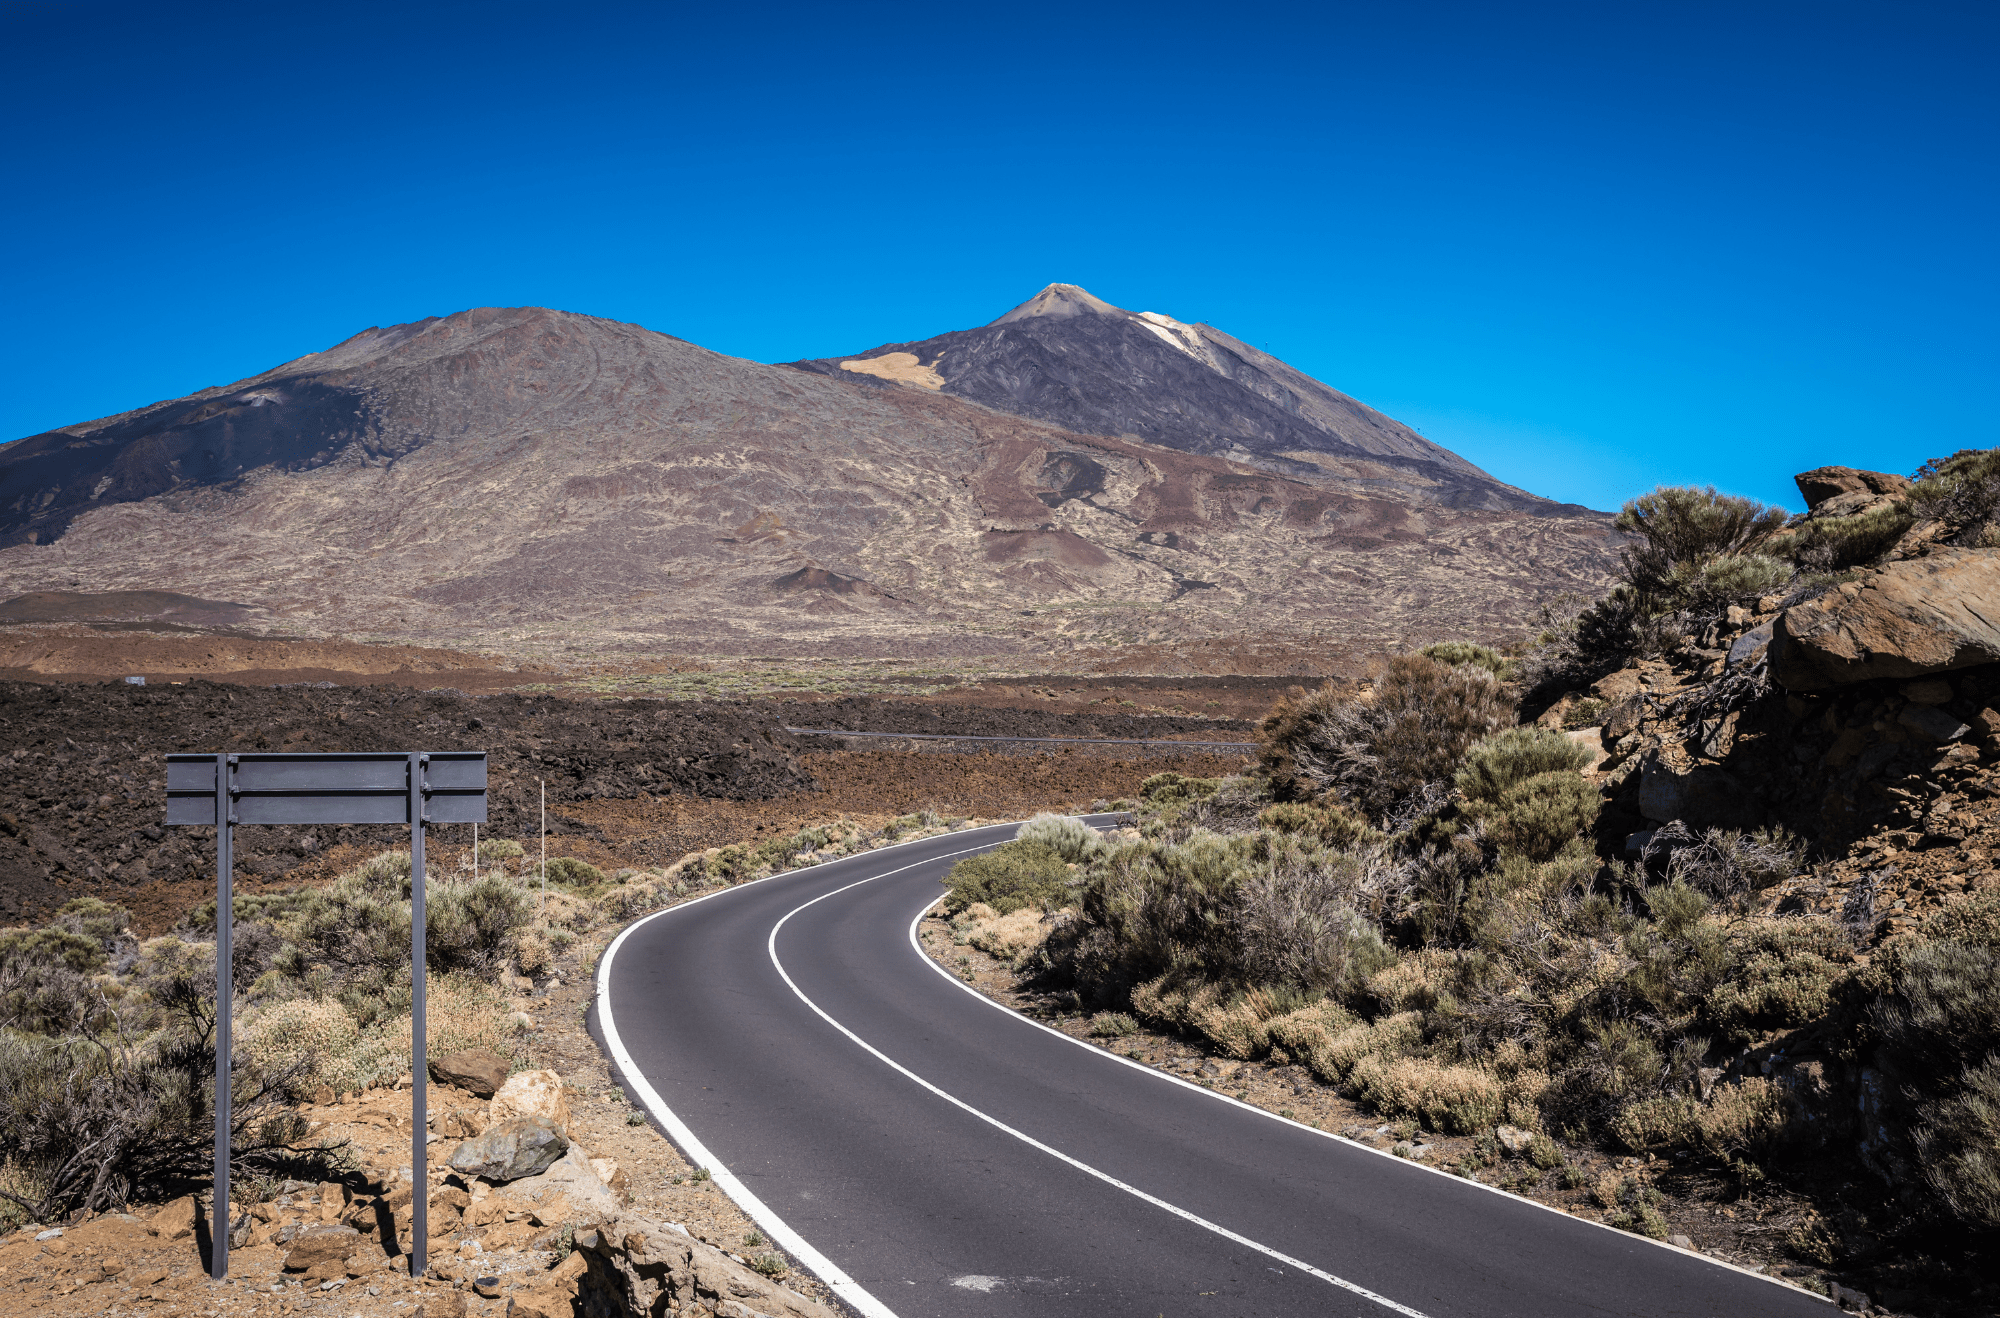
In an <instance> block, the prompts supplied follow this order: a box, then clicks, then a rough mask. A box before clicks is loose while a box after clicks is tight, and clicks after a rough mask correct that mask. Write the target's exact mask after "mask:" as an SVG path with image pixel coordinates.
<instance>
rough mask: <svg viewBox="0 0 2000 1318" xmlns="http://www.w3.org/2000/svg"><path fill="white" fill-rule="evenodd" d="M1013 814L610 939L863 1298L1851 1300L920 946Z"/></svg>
mask: <svg viewBox="0 0 2000 1318" xmlns="http://www.w3.org/2000/svg"><path fill="white" fill-rule="evenodd" d="M1091 822H1094V823H1108V822H1109V817H1101V818H1093V819H1092V820H1091ZM1012 833H1013V826H1012V825H1006V826H1000V827H994V828H987V829H979V830H975V831H971V832H964V833H954V834H950V835H948V836H945V837H938V838H928V839H925V840H923V841H920V842H914V843H908V844H904V845H901V846H896V847H889V848H884V849H883V850H880V851H875V852H870V853H867V854H865V855H860V856H853V857H849V858H847V859H845V860H840V861H834V862H830V863H828V864H824V865H819V866H816V867H814V868H811V869H807V870H802V871H797V872H794V873H790V874H785V875H781V876H778V877H776V878H772V879H767V880H764V881H762V882H758V883H752V884H745V885H743V886H741V887H737V888H731V889H726V890H724V891H721V892H718V893H716V894H713V895H712V896H710V897H707V898H703V899H701V900H699V901H695V902H690V903H687V904H685V905H682V906H678V907H675V908H672V909H670V910H667V911H662V912H660V913H659V914H657V915H654V916H651V917H649V918H647V919H645V920H642V921H640V922H638V923H637V924H635V925H633V926H632V927H631V928H630V929H628V930H627V931H626V932H625V933H624V934H622V935H621V936H620V937H619V938H618V940H617V941H616V942H614V943H613V944H612V946H611V948H610V949H609V950H607V952H606V953H605V955H604V957H603V959H602V961H601V962H600V963H599V968H598V993H597V1006H596V1017H595V1021H594V1025H595V1027H596V1028H597V1030H598V1031H599V1034H600V1037H601V1038H602V1040H603V1042H604V1044H605V1046H606V1048H607V1049H608V1050H609V1051H610V1053H611V1055H612V1058H613V1061H614V1063H615V1064H616V1065H617V1066H618V1067H619V1068H620V1070H621V1071H622V1072H623V1076H624V1079H625V1082H626V1084H627V1085H628V1087H629V1088H630V1089H631V1091H632V1092H633V1094H634V1096H635V1097H636V1098H637V1099H638V1101H640V1102H641V1103H643V1104H644V1105H645V1106H647V1107H648V1108H649V1109H650V1110H651V1112H652V1114H653V1116H654V1118H655V1120H657V1121H658V1122H659V1123H660V1124H661V1125H662V1126H663V1127H664V1128H665V1129H666V1130H667V1131H668V1133H669V1134H670V1135H671V1136H672V1137H673V1138H674V1140H675V1142H676V1143H678V1144H679V1145H680V1146H681V1147H682V1149H683V1151H684V1152H685V1153H687V1154H688V1156H689V1157H690V1159H691V1160H692V1161H694V1162H695V1163H697V1164H698V1165H703V1166H706V1167H708V1168H709V1169H710V1171H711V1173H712V1174H713V1175H714V1176H715V1179H716V1181H717V1182H718V1183H719V1184H720V1185H721V1186H722V1188H723V1189H724V1190H726V1191H727V1192H728V1193H729V1194H730V1195H731V1196H732V1197H733V1198H735V1199H736V1200H737V1201H738V1202H739V1203H740V1204H742V1205H743V1207H744V1208H745V1209H746V1210H747V1211H748V1212H749V1213H750V1215H751V1216H752V1217H753V1218H754V1219H755V1220H756V1221H757V1223H758V1225H759V1226H760V1227H762V1228H763V1230H764V1231H765V1233H766V1234H767V1235H769V1236H770V1237H771V1238H772V1239H773V1240H774V1241H776V1242H777V1243H778V1244H780V1245H782V1246H783V1247H785V1248H786V1249H787V1250H788V1251H789V1252H790V1253H791V1254H792V1255H793V1256H794V1257H795V1258H797V1259H799V1261H800V1262H802V1263H804V1264H805V1265H806V1266H808V1267H811V1268H812V1269H813V1270H814V1271H815V1272H817V1273H819V1274H820V1275H821V1277H822V1278H823V1279H825V1280H826V1281H827V1282H828V1283H829V1284H830V1285H832V1286H833V1288H834V1290H835V1291H836V1293H838V1294H839V1295H840V1296H841V1297H842V1298H843V1299H844V1300H846V1301H847V1302H848V1303H849V1304H850V1305H852V1306H853V1307H854V1308H855V1309H856V1310H858V1311H860V1312H861V1313H863V1314H866V1315H869V1316H870V1318H887V1316H889V1315H896V1316H899V1318H923V1316H927V1315H961V1314H973V1315H989V1314H990V1315H1015V1314H1019V1315H1030V1314H1032V1315H1037V1318H1047V1316H1049V1315H1059V1314H1089V1315H1126V1314H1130V1315H1135V1316H1140V1318H1156V1316H1158V1318H1166V1316H1178V1315H1183V1314H1202V1315H1249V1314H1256V1315H1260V1316H1264V1318H1281V1316H1288V1315H1299V1316H1300V1318H1304V1316H1305V1315H1315V1316H1321V1315H1349V1314H1352V1315H1356V1318H1383V1316H1385V1315H1389V1314H1404V1315H1420V1316H1422V1318H1459V1316H1461V1315H1462V1316H1464V1318H1474V1316H1477V1318H1504V1316H1508V1315H1520V1316H1521V1318H1565V1316H1567V1315H1579V1316H1581V1315H1611V1314H1620V1315H1624V1314H1630V1315H1649V1316H1651V1315H1657V1316H1658V1318H1668V1316H1670V1315H1671V1316H1678V1315H1702V1316H1704V1318H1710V1316H1714V1318H1721V1316H1723V1315H1728V1316H1730V1318H1749V1316H1750V1315H1767V1314H1768V1315H1813V1316H1814V1318H1818V1316H1819V1315H1823V1314H1825V1313H1827V1312H1828V1311H1829V1306H1827V1305H1826V1304H1825V1302H1824V1301H1821V1300H1818V1299H1816V1298H1815V1297H1813V1296H1810V1295H1807V1294H1806V1293H1804V1292H1802V1291H1799V1290H1796V1289H1794V1288H1791V1287H1789V1286H1784V1285H1781V1284H1778V1283H1774V1282H1771V1281H1768V1280H1765V1279H1763V1278H1761V1277H1756V1276H1753V1275H1751V1274H1749V1273H1745V1272H1740V1271H1736V1270H1734V1269H1730V1268H1726V1267H1723V1266H1720V1265H1718V1264H1715V1263H1713V1262H1710V1261H1705V1260H1703V1259H1701V1258H1699V1257H1696V1256H1694V1255H1691V1254H1688V1253H1685V1252H1683V1251H1681V1250H1677V1249H1672V1248H1669V1247H1667V1246H1664V1245H1658V1244H1655V1243H1653V1242H1650V1241H1646V1240H1642V1239H1640V1238H1639V1237H1636V1236H1632V1235H1629V1234H1626V1233H1623V1232H1618V1231H1612V1230H1609V1229H1607V1228H1604V1227H1601V1226H1595V1225H1592V1224H1590V1223H1586V1222H1582V1221H1579V1220H1577V1219H1575V1218H1571V1217H1568V1216H1565V1215H1563V1214H1561V1213H1558V1212H1554V1211H1551V1210H1549V1209H1545V1208H1541V1207H1539V1206H1536V1205H1534V1204H1531V1203H1528V1202H1527V1201H1525V1200H1521V1199H1517V1198H1515V1197H1513V1196H1510V1195H1506V1194H1502V1193H1500V1192H1498V1191H1495V1190H1491V1189H1487V1188H1484V1187H1481V1186H1478V1185H1476V1184H1473V1183H1471V1182H1467V1181H1463V1180H1460V1179H1458V1178H1457V1177H1453V1176H1448V1175H1444V1174H1441V1173H1437V1172H1433V1171H1430V1170H1428V1169H1425V1168H1422V1167H1419V1166H1415V1165H1413V1164H1411V1163H1408V1162H1404V1161H1402V1160H1400V1159H1396V1158H1392V1157H1389V1156H1387V1155H1386V1154H1382V1153H1378V1152H1376V1151H1374V1150H1372V1149H1367V1148H1364V1147H1362V1146H1360V1145H1358V1144H1354V1143H1351V1142H1349V1141H1345V1140H1341V1139H1337V1138H1335V1137H1332V1136H1329V1135H1326V1134H1323V1133H1321V1132H1319V1131H1315V1130H1311V1129H1308V1128H1306V1127H1303V1126H1299V1125H1296V1124H1294V1123H1291V1122H1288V1121H1284V1120H1282V1119H1280V1118H1277V1117H1274V1116H1271V1115H1269V1114H1266V1113H1263V1112H1260V1111H1257V1110H1256V1109H1253V1108H1249V1107H1247V1106H1244V1105H1242V1104H1238V1103H1235V1102H1234V1101H1232V1100H1229V1099H1226V1098H1223V1097H1220V1096H1218V1095H1215V1094H1212V1093H1210V1092H1208V1091H1206V1090H1203V1089H1200V1088H1198V1087H1196V1086H1193V1085H1189V1084H1187V1083H1185V1082H1183V1081H1179V1080H1176V1079H1174V1078H1172V1077H1168V1076H1165V1075H1162V1074H1160V1073H1158V1072H1156V1071H1153V1070H1151V1069H1150V1068H1146V1067H1142V1066H1139V1065H1137V1064H1135V1063H1128V1062H1126V1061H1124V1060H1123V1059H1120V1058H1117V1057H1114V1056H1112V1055H1111V1054H1109V1053H1106V1052H1104V1051H1102V1050H1100V1049H1096V1048H1092V1047H1088V1046H1084V1045H1080V1044H1078V1043H1077V1042H1076V1041H1074V1040H1071V1039H1068V1038H1066V1037H1064V1036H1063V1035H1061V1034H1058V1033H1056V1032H1055V1031H1052V1030H1048V1029H1046V1028H1044V1027H1042V1026H1040V1025H1037V1024H1035V1023H1034V1022H1031V1021H1029V1020H1027V1019H1026V1018H1024V1017H1021V1016H1018V1015H1016V1014H1014V1013H1012V1012H1010V1011H1007V1010H1005V1009H1003V1008H1001V1007H998V1006H997V1005H995V1004H994V1003H992V1002H990V1001H989V1000H987V999H986V998H983V997H981V996H980V995H978V994H976V993H974V992H972V991H971V990H970V989H968V988H967V987H966V986H965V985H963V984H960V983H959V982H958V981H957V980H954V979H953V978H951V977H950V976H949V975H948V974H945V973H944V972H943V971H942V970H940V969H939V968H938V967H937V966H936V965H935V964H934V963H933V962H931V960H930V959H929V958H928V957H926V956H925V955H924V954H923V953H922V952H921V951H919V950H918V948H917V946H916V943H915V938H914V925H915V921H916V919H917V918H918V916H919V915H920V914H921V913H922V912H923V911H924V910H925V909H927V908H928V907H929V906H930V905H931V904H932V903H933V902H934V901H935V900H936V899H937V897H938V896H939V895H940V892H941V888H940V886H939V879H940V878H941V877H942V875H943V874H944V873H945V871H946V870H947V869H949V868H950V866H951V864H952V861H953V860H954V859H956V857H957V856H958V855H961V854H965V853H966V852H968V851H969V850H983V849H986V848H990V847H993V846H996V845H998V844H999V843H1001V842H1004V841H1006V840H1007V838H1009V837H1010V836H1012Z"/></svg>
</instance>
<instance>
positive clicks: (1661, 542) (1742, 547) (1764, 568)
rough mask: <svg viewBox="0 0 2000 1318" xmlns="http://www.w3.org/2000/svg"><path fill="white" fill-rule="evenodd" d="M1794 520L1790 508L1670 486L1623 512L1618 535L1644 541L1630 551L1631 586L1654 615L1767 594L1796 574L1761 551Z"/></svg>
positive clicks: (1626, 561) (1627, 557) (1626, 558)
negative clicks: (1786, 524)
mask: <svg viewBox="0 0 2000 1318" xmlns="http://www.w3.org/2000/svg"><path fill="white" fill-rule="evenodd" d="M1787 520H1788V518H1787V514H1786V513H1785V511H1784V509H1782V508H1770V507H1766V506H1765V505H1763V504H1761V503H1759V502H1757V501H1756V500H1755V499H1747V498H1743V497H1741V496H1738V495H1729V494H1719V493H1717V492H1716V489H1715V487H1714V486H1712V485H1711V486H1709V487H1707V488H1706V489H1697V488H1695V487H1693V486H1685V485H1682V486H1668V485H1662V486H1660V487H1659V488H1657V489H1655V490H1654V491H1653V492H1652V493H1650V494H1642V495H1640V496H1639V497H1638V498H1636V499H1633V500H1631V501H1630V502H1629V503H1627V504H1626V505H1625V507H1624V510H1623V511H1622V512H1620V513H1619V514H1618V522H1617V525H1618V529H1619V530H1621V531H1625V532H1627V533H1629V534H1632V535H1635V536H1637V537H1639V541H1640V542H1639V543H1638V544H1635V545H1630V546H1628V547H1627V548H1626V549H1625V550H1624V551H1623V556H1624V565H1625V573H1624V575H1625V581H1626V583H1627V584H1628V585H1630V586H1631V587H1632V589H1633V590H1634V591H1635V592H1636V594H1637V599H1638V603H1639V604H1640V605H1641V607H1642V609H1643V610H1644V611H1645V612H1648V613H1662V612H1666V611H1669V610H1673V609H1681V608H1687V607H1690V606H1697V605H1702V604H1707V603H1711V602H1713V601H1717V600H1726V599H1734V598H1741V597H1743V596H1746V595H1755V594H1759V593H1761V592H1763V591H1765V590H1769V589H1770V588H1771V587H1773V586H1775V585H1778V584H1781V583H1783V582H1784V581H1785V580H1787V579H1789V578H1790V576H1791V569H1790V567H1789V566H1787V565H1786V564H1784V563H1782V562H1780V561H1779V560H1777V559H1774V558H1769V557H1767V556H1765V555H1762V554H1759V553H1757V552H1755V551H1756V550H1757V549H1759V548H1760V547H1761V546H1763V545H1764V544H1765V543H1766V542H1768V541H1769V540H1770V539H1771V538H1772V537H1773V536H1775V535H1776V534H1777V533H1778V532H1779V531H1780V530H1782V529H1783V528H1784V526H1785V523H1786V521H1787Z"/></svg>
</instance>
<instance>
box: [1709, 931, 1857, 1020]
mask: <svg viewBox="0 0 2000 1318" xmlns="http://www.w3.org/2000/svg"><path fill="white" fill-rule="evenodd" d="M1737 941H1738V946H1737V948H1736V950H1735V958H1734V960H1735V964H1734V967H1733V969H1732V972H1731V973H1730V975H1729V976H1728V978H1727V979H1725V980H1724V981H1723V982H1722V983H1720V984H1717V985H1716V986H1715V988H1714V989H1713V990H1712V991H1711V992H1710V993H1709V995H1708V997H1707V1012H1708V1016H1709V1019H1710V1020H1712V1021H1713V1022H1714V1023H1715V1025H1716V1026H1717V1028H1718V1029H1720V1030H1721V1031H1722V1032H1723V1033H1724V1034H1726V1035H1727V1036H1728V1037H1729V1038H1731V1039H1733V1040H1736V1041H1737V1042H1739V1043H1747V1042H1749V1041H1750V1040H1751V1039H1753V1038H1755V1037H1756V1036H1757V1035H1758V1034H1759V1033H1762V1032H1765V1031H1769V1030H1787V1029H1796V1028H1798V1027H1800V1026H1803V1025H1808V1024H1811V1023H1812V1022H1813V1021H1816V1020H1818V1019H1820V1018H1821V1017H1823V1016H1825V1015H1826V1014H1827V1013H1828V1012H1829V1011H1831V1010H1832V1009H1833V1007H1834V1005H1835V1002H1836V1001H1837V1000H1838V998H1839V995H1840V991H1841V988H1842V985H1843V984H1844V983H1845V982H1846V981H1847V980H1848V979H1849V978H1850V977H1851V976H1852V975H1853V974H1854V968H1855V964H1854V950H1853V947H1852V945H1851V944H1849V942H1848V941H1847V936H1846V934H1845V933H1844V932H1843V931H1842V930H1841V929H1840V927H1839V926H1838V925H1836V924H1834V923H1833V922H1832V921H1831V920H1824V919H1816V918H1805V917H1798V918H1793V919H1788V920H1783V921H1759V922H1755V923H1752V924H1750V925H1748V926H1747V927H1746V928H1745V930H1744V932H1743V933H1742V934H1741V935H1740V936H1739V938H1738V940H1737Z"/></svg>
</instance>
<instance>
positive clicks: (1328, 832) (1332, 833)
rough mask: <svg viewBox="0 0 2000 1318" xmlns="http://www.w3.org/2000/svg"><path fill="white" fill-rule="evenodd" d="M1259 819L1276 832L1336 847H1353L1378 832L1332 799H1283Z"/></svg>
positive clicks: (1269, 807) (1265, 811)
mask: <svg viewBox="0 0 2000 1318" xmlns="http://www.w3.org/2000/svg"><path fill="white" fill-rule="evenodd" d="M1257 822H1258V823H1259V824H1261V825H1262V826H1263V827H1265V828H1268V829H1271V830H1273V831H1274V832H1279V833H1296V834H1298V835H1300V836H1302V837H1307V838H1311V839H1312V840H1314V841H1316V842H1319V843H1321V844H1322V845H1324V846H1328V847H1335V848H1346V847H1351V846H1354V845H1355V844H1356V843H1359V842H1361V841H1362V840H1364V839H1366V838H1368V837H1370V836H1371V835H1373V834H1374V832H1375V830H1373V829H1371V828H1369V827H1368V825H1367V823H1366V822H1364V821H1363V820H1360V819H1357V818H1355V817H1354V815H1353V814H1352V812H1350V811H1348V810H1346V809H1344V808H1343V807H1342V806H1341V805H1340V804H1339V803H1338V802H1333V801H1326V802H1321V803H1319V804H1312V803H1308V802H1304V801H1280V802H1278V803H1276V804H1275V805H1267V806H1265V807H1264V808H1263V809H1262V810H1260V811H1258V812H1257Z"/></svg>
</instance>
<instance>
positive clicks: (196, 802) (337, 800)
mask: <svg viewBox="0 0 2000 1318" xmlns="http://www.w3.org/2000/svg"><path fill="white" fill-rule="evenodd" d="M216 761H217V757H216V756H213V755H169V756H168V757H167V822H168V823H169V824H214V823H215V822H216V821H215V800H216ZM224 764H225V766H226V768H225V772H226V777H227V780H228V781H227V784H226V791H227V794H228V800H229V805H230V811H229V822H230V823H236V824H408V823H409V822H410V802H411V794H410V768H411V757H410V755H409V754H408V753H407V752H389V753H378V752H355V753H328V754H323V755H304V754H301V755H292V754H262V753H244V754H238V755H230V756H227V757H225V758H224ZM417 764H418V768H419V773H420V776H419V781H418V791H417V800H418V801H419V802H420V808H421V809H422V812H423V820H424V822H425V823H432V824H483V823H485V822H486V754H485V752H484V751H431V752H429V753H428V754H421V753H420V754H419V755H418V756H417Z"/></svg>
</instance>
